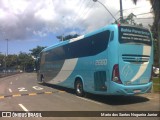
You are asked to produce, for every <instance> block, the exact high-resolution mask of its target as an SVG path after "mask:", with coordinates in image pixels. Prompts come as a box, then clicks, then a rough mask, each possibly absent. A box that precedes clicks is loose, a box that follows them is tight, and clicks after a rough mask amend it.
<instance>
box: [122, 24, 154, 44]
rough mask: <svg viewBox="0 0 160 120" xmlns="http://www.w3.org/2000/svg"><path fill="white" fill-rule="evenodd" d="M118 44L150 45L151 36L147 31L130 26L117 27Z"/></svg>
mask: <svg viewBox="0 0 160 120" xmlns="http://www.w3.org/2000/svg"><path fill="white" fill-rule="evenodd" d="M119 42H120V43H128V44H145V45H150V46H151V45H152V41H151V34H150V32H149V31H148V30H147V29H143V28H138V27H132V26H119Z"/></svg>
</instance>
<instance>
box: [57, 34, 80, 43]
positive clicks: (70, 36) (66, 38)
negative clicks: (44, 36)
mask: <svg viewBox="0 0 160 120" xmlns="http://www.w3.org/2000/svg"><path fill="white" fill-rule="evenodd" d="M78 36H79V35H78V34H74V35H66V36H63V35H60V36H57V39H59V40H60V41H65V40H69V39H72V38H76V37H78Z"/></svg>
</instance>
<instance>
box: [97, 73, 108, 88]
mask: <svg viewBox="0 0 160 120" xmlns="http://www.w3.org/2000/svg"><path fill="white" fill-rule="evenodd" d="M105 81H106V71H96V72H94V89H95V91H106V90H107V87H106V85H105Z"/></svg>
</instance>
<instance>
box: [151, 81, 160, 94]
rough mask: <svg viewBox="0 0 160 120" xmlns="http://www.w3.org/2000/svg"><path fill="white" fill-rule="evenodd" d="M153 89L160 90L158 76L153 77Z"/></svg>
mask: <svg viewBox="0 0 160 120" xmlns="http://www.w3.org/2000/svg"><path fill="white" fill-rule="evenodd" d="M153 91H154V92H160V78H153Z"/></svg>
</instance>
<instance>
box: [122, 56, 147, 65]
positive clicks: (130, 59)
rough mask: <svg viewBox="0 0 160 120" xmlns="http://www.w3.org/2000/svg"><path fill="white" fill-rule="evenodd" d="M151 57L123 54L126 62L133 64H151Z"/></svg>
mask: <svg viewBox="0 0 160 120" xmlns="http://www.w3.org/2000/svg"><path fill="white" fill-rule="evenodd" d="M149 57H150V56H148V55H136V54H123V55H122V59H123V61H124V62H131V63H137V64H141V63H145V62H149Z"/></svg>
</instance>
